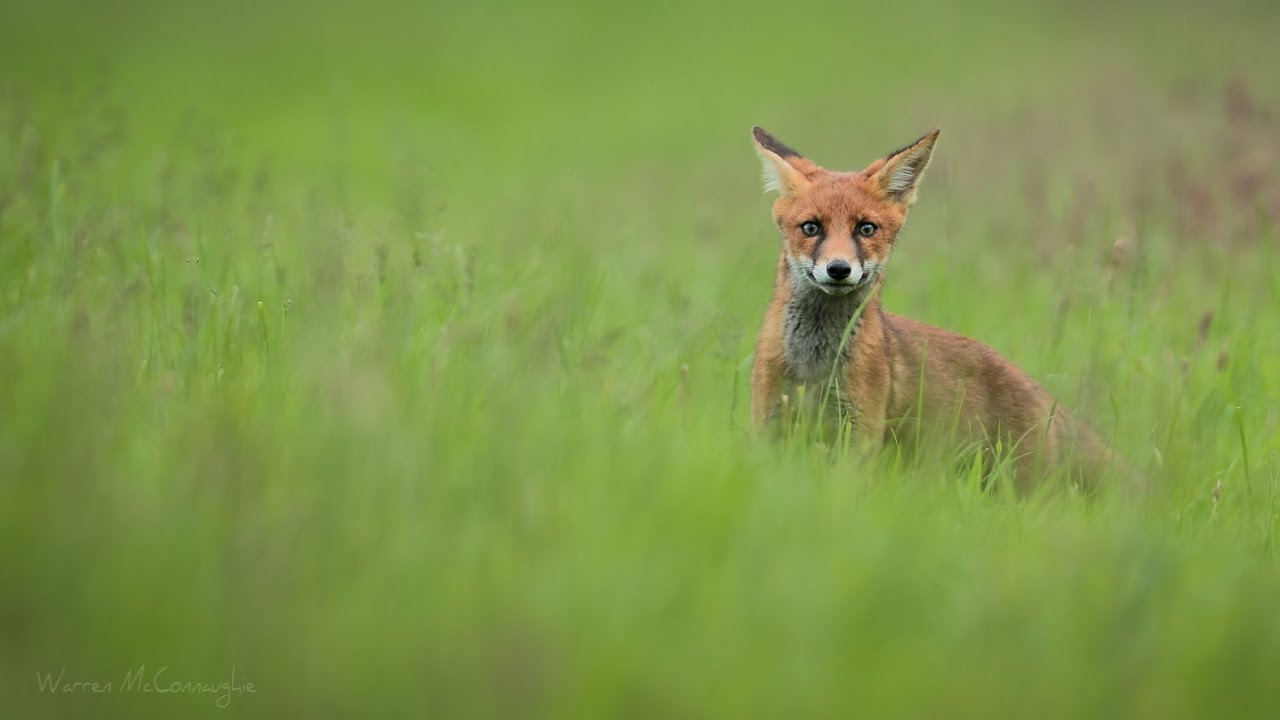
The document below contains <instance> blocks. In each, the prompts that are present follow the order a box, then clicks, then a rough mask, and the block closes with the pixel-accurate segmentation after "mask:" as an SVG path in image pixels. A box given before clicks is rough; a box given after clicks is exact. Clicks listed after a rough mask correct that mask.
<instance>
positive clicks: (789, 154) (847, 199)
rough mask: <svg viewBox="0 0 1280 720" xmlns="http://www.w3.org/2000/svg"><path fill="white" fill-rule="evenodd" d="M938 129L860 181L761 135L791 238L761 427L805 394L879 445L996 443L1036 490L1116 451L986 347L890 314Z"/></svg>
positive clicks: (773, 313) (775, 304)
mask: <svg viewBox="0 0 1280 720" xmlns="http://www.w3.org/2000/svg"><path fill="white" fill-rule="evenodd" d="M938 133H939V131H938V130H934V131H932V132H930V133H928V134H927V135H925V136H924V137H922V138H920V139H919V140H917V141H915V142H914V143H912V144H910V145H908V146H907V147H905V148H902V149H901V150H898V151H896V152H893V153H890V154H889V155H888V156H886V157H884V158H881V159H879V160H876V161H875V162H873V163H871V164H870V165H869V166H867V168H866V169H865V170H862V171H860V172H833V171H829V170H826V169H823V168H821V167H819V166H818V165H816V164H814V163H813V162H811V161H810V160H808V159H806V158H804V157H803V156H801V155H800V153H798V152H796V151H795V150H792V149H791V148H789V147H787V146H786V145H783V144H782V143H781V142H779V141H778V140H776V139H774V138H773V136H771V135H769V133H767V132H765V131H764V130H762V129H760V128H758V127H757V128H753V130H752V134H753V136H754V138H755V145H756V150H757V152H758V153H759V154H760V157H761V159H762V161H763V163H764V177H765V190H766V192H768V191H778V192H779V193H780V196H779V197H778V199H777V201H776V202H775V203H774V204H773V221H774V224H775V225H777V227H778V230H779V231H780V232H781V234H782V255H781V257H780V258H779V259H778V266H777V275H776V277H775V279H774V285H773V299H772V301H771V302H770V303H769V309H768V312H767V313H766V314H765V319H764V327H763V328H762V329H761V331H760V338H759V341H758V342H757V344H756V354H755V367H754V368H753V370H752V377H751V390H752V399H751V414H752V420H753V423H754V424H755V425H756V426H757V427H765V426H768V425H770V424H771V423H773V422H776V421H777V420H778V419H779V416H780V415H781V414H782V411H783V408H784V406H785V405H798V404H799V403H798V397H799V394H797V392H796V390H795V388H797V387H800V386H803V387H804V388H805V390H804V391H803V393H800V394H803V395H806V396H807V399H808V400H810V401H812V402H817V401H818V399H819V398H823V397H825V398H826V399H827V400H828V401H830V408H834V409H835V411H837V412H838V414H839V416H840V418H841V421H842V422H841V423H840V424H841V425H843V424H844V422H848V423H849V425H850V427H851V429H852V434H853V438H852V439H853V440H854V441H855V442H856V443H857V444H858V445H861V446H864V447H869V448H871V449H876V448H879V447H880V446H881V445H883V444H884V443H885V442H886V441H889V440H893V441H896V442H899V443H904V444H907V445H908V446H910V445H913V444H915V443H918V442H920V441H921V439H922V438H921V437H919V436H920V435H930V434H937V435H946V434H951V435H952V436H954V439H955V440H958V441H959V443H961V444H962V445H965V446H971V445H977V446H980V447H985V448H986V457H987V464H988V468H990V462H991V460H992V459H993V458H995V457H996V455H997V454H998V453H1000V454H1003V455H1005V456H1006V457H1009V458H1012V462H1013V470H1014V477H1015V480H1016V485H1017V486H1018V488H1019V489H1023V490H1025V489H1028V488H1030V487H1031V486H1032V485H1034V484H1035V482H1036V481H1037V480H1038V477H1039V475H1041V474H1043V473H1044V472H1046V471H1049V470H1052V469H1057V468H1063V467H1070V468H1082V467H1089V468H1092V467H1093V466H1095V465H1096V463H1097V461H1099V460H1100V459H1101V458H1102V457H1103V456H1106V455H1108V453H1109V451H1108V450H1107V449H1106V447H1105V445H1103V444H1102V443H1101V441H1100V440H1099V439H1098V438H1097V437H1096V436H1095V435H1094V434H1093V432H1092V430H1091V429H1089V428H1088V427H1087V426H1086V425H1085V424H1083V423H1081V422H1078V421H1076V420H1075V419H1074V418H1073V417H1072V416H1071V414H1070V413H1069V412H1067V411H1066V410H1065V409H1064V408H1062V407H1059V406H1058V405H1057V403H1056V401H1055V400H1054V398H1053V397H1051V396H1050V395H1049V394H1048V393H1047V392H1046V391H1045V390H1044V389H1043V388H1041V387H1040V385H1039V384H1037V383H1036V382H1035V381H1034V380H1032V379H1031V378H1030V377H1028V376H1027V374H1026V373H1024V372H1023V371H1022V370H1020V369H1018V368H1017V367H1015V366H1014V365H1013V364H1012V363H1010V362H1009V361H1007V360H1005V359H1004V358H1002V357H1000V355H998V354H997V353H996V351H995V350H993V349H991V348H990V347H988V346H986V345H984V344H982V343H980V342H978V341H976V340H972V339H970V338H968V337H965V336H963V335H959V334H957V333H953V332H949V331H947V330H943V329H941V328H936V327H933V326H931V325H927V324H925V323H922V322H918V321H916V320H910V319H908V318H905V317H900V316H897V315H893V314H890V313H887V312H884V311H883V310H881V308H880V288H881V283H882V281H883V279H884V275H885V268H886V266H887V264H888V261H889V254H890V253H891V252H892V250H893V246H894V241H895V240H896V239H897V237H898V233H899V232H900V231H901V230H902V226H903V223H904V222H905V221H906V219H907V211H908V210H909V209H910V208H911V205H912V203H914V202H915V199H916V189H917V187H918V186H919V184H920V179H921V177H922V176H923V174H924V171H925V168H926V167H928V165H929V159H930V157H931V156H932V154H933V148H934V144H935V143H936V142H937V140H938ZM784 395H786V396H787V399H788V400H789V402H784ZM830 408H828V409H830ZM796 409H797V410H799V408H798V407H797V408H796ZM846 418H847V420H846ZM1074 460H1083V461H1084V463H1083V464H1081V463H1075V462H1073V461H1074ZM1088 474H1089V475H1093V474H1095V473H1094V472H1089V473H1088ZM1076 477H1081V476H1079V475H1076Z"/></svg>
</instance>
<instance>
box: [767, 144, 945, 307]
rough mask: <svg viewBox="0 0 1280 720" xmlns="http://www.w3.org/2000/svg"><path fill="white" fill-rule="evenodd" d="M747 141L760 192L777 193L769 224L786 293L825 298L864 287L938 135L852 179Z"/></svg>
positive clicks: (879, 268)
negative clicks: (758, 167)
mask: <svg viewBox="0 0 1280 720" xmlns="http://www.w3.org/2000/svg"><path fill="white" fill-rule="evenodd" d="M752 135H753V136H754V137H755V143H756V151H757V152H758V153H759V154H760V157H761V160H762V161H763V163H764V179H765V191H766V192H768V191H774V190H776V191H778V192H779V193H780V196H779V197H778V200H777V201H776V202H775V203H774V205H773V221H774V224H775V225H777V226H778V230H779V232H781V234H782V247H783V255H784V257H785V258H786V261H787V265H788V267H789V268H790V271H791V275H792V287H794V288H809V289H813V290H818V291H821V292H823V293H826V294H827V295H833V296H838V295H847V294H849V293H851V292H854V291H855V290H860V289H867V288H870V287H872V286H873V285H874V284H875V283H876V282H877V281H878V280H879V279H880V278H881V277H882V276H883V274H884V270H885V267H886V265H887V264H888V262H889V253H890V252H891V251H892V250H893V242H894V239H895V238H896V237H897V235H898V232H899V230H901V229H902V225H903V223H904V222H906V219H907V211H908V209H910V207H911V205H912V203H914V202H915V199H916V187H917V185H918V184H919V181H920V178H921V176H922V175H923V174H924V170H925V168H926V167H927V166H928V164H929V158H930V157H931V156H932V154H933V146H934V143H935V142H936V141H937V139H938V131H937V130H934V131H933V132H931V133H929V134H927V135H925V136H924V137H922V138H920V139H919V140H917V141H916V142H914V143H912V144H911V145H908V146H907V147H905V148H903V149H901V150H898V151H897V152H894V153H890V154H889V155H888V156H887V157H884V158H881V159H879V160H876V161H875V162H873V163H871V165H869V166H867V168H866V169H864V170H861V171H857V172H833V171H830V170H826V169H823V168H822V167H819V166H818V165H816V164H815V163H813V162H812V161H810V160H808V159H806V158H805V157H803V156H801V155H800V153H798V152H796V151H795V150H792V149H791V148H789V147H787V146H786V145H783V144H782V143H781V142H779V141H778V140H777V139H775V138H774V137H773V136H772V135H770V134H769V133H767V132H765V131H764V130H762V129H761V128H758V127H757V128H753V129H752Z"/></svg>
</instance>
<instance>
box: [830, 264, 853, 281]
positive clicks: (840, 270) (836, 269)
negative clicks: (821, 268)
mask: <svg viewBox="0 0 1280 720" xmlns="http://www.w3.org/2000/svg"><path fill="white" fill-rule="evenodd" d="M852 273H853V268H852V267H850V266H849V263H847V262H845V261H844V260H832V261H831V262H829V263H827V275H830V276H831V279H832V280H843V279H845V278H847V277H849V275H850V274H852Z"/></svg>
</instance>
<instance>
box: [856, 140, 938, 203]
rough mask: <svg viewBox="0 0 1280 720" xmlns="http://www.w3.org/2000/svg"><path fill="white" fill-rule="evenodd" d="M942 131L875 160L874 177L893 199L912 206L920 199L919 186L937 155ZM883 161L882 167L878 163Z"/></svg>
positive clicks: (872, 167) (872, 175) (880, 163)
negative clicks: (917, 197) (917, 193)
mask: <svg viewBox="0 0 1280 720" xmlns="http://www.w3.org/2000/svg"><path fill="white" fill-rule="evenodd" d="M939 132H941V131H939V130H934V131H933V132H930V133H929V134H928V135H925V136H924V137H922V138H920V139H919V140H917V141H915V142H914V143H912V144H910V145H908V146H907V147H904V148H902V149H901V150H898V151H897V152H895V153H892V154H890V155H889V157H887V158H885V159H884V160H881V161H877V162H876V163H873V164H872V166H871V168H869V169H871V170H873V172H872V174H871V179H872V181H873V182H875V183H877V184H879V186H880V187H881V188H882V189H883V190H884V192H885V194H886V195H888V196H889V198H890V199H892V200H896V201H897V202H900V203H902V204H903V205H907V206H910V205H911V204H912V203H914V202H915V201H916V188H917V187H918V186H919V184H920V178H921V177H923V176H924V170H925V168H927V167H929V158H931V157H933V145H934V143H936V142H937V141H938V133H939ZM877 164H879V165H880V167H879V168H876V167H875V166H876V165H877Z"/></svg>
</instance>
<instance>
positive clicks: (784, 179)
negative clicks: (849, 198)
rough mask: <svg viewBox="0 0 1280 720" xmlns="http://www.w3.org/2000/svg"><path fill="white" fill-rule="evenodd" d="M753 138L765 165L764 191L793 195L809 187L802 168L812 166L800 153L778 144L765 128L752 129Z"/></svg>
mask: <svg viewBox="0 0 1280 720" xmlns="http://www.w3.org/2000/svg"><path fill="white" fill-rule="evenodd" d="M751 136H752V137H753V138H754V139H755V141H756V153H757V154H759V155H760V162H761V163H763V165H764V191H765V192H773V191H775V190H777V191H778V192H781V193H782V194H783V195H792V194H794V193H796V192H797V191H799V190H802V189H804V188H805V187H808V185H809V178H808V177H806V176H805V172H804V170H802V169H801V168H802V167H805V166H811V165H812V163H810V162H809V161H808V160H805V159H804V158H803V157H801V156H800V153H798V152H796V151H795V150H792V149H791V148H789V147H787V146H786V145H783V144H782V143H780V142H778V139H777V138H775V137H774V136H772V135H770V134H769V133H767V132H765V131H764V129H763V128H760V127H753V128H751Z"/></svg>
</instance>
